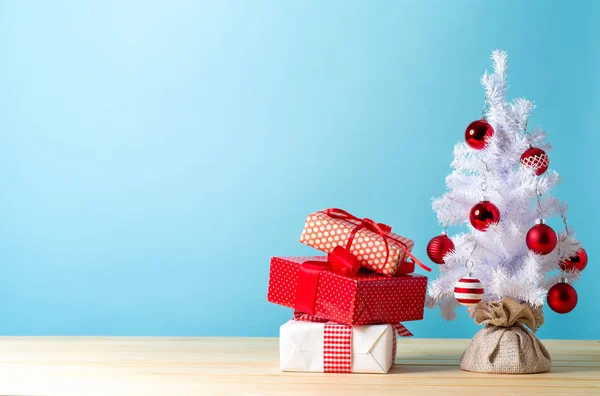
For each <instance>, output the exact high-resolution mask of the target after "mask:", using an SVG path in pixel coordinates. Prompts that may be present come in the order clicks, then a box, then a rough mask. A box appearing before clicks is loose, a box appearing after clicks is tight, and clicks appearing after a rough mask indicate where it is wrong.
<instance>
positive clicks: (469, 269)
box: [465, 259, 475, 276]
mask: <svg viewBox="0 0 600 396" xmlns="http://www.w3.org/2000/svg"><path fill="white" fill-rule="evenodd" d="M474 266H475V264H474V263H473V260H470V259H468V260H467V262H466V264H465V267H467V274H468V276H473V268H474Z"/></svg>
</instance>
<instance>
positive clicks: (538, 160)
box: [521, 147, 550, 176]
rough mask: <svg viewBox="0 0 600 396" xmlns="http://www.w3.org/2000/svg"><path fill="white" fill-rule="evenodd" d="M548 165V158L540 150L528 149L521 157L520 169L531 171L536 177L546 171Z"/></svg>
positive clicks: (535, 148)
mask: <svg viewBox="0 0 600 396" xmlns="http://www.w3.org/2000/svg"><path fill="white" fill-rule="evenodd" d="M548 165H550V158H549V157H548V154H546V152H545V151H544V150H542V149H540V148H537V147H529V148H528V149H527V150H525V152H524V153H523V155H521V167H523V168H528V169H532V170H533V171H534V172H535V174H536V175H538V176H539V175H541V174H542V173H544V172H546V171H547V170H548Z"/></svg>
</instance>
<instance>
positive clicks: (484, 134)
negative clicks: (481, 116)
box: [465, 120, 494, 150]
mask: <svg viewBox="0 0 600 396" xmlns="http://www.w3.org/2000/svg"><path fill="white" fill-rule="evenodd" d="M493 135H494V128H492V126H491V125H490V124H489V123H488V122H487V121H486V120H476V121H473V122H472V123H470V124H469V126H468V127H467V129H466V130H465V140H466V141H467V144H468V145H469V147H471V148H472V149H475V150H481V149H483V148H485V146H487V139H489V138H490V137H492V136H493Z"/></svg>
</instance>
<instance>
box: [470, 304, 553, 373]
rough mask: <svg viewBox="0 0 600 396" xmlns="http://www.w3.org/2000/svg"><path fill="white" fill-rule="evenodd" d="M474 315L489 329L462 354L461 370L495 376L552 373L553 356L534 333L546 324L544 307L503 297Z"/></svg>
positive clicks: (481, 305)
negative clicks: (551, 357)
mask: <svg viewBox="0 0 600 396" xmlns="http://www.w3.org/2000/svg"><path fill="white" fill-rule="evenodd" d="M471 316H472V317H473V319H474V320H475V323H477V324H485V325H486V326H485V327H484V328H483V329H481V330H480V331H478V332H477V334H475V337H473V339H472V340H471V343H470V344H469V346H468V347H467V349H466V350H465V352H464V353H463V354H462V356H461V358H460V368H461V369H463V370H466V371H473V372H477V373H495V374H533V373H545V372H546V371H548V370H550V367H551V365H552V361H551V359H550V354H549V353H548V351H547V350H546V348H545V347H544V345H542V342H541V341H540V340H539V339H538V338H537V337H536V336H535V334H533V333H534V332H535V331H536V330H537V329H538V328H539V327H540V326H541V325H542V323H544V315H543V313H542V310H541V308H534V307H532V306H530V305H527V304H520V303H518V302H516V301H514V300H512V299H510V298H503V299H502V300H500V301H495V302H488V303H480V304H479V305H477V306H476V307H474V308H471ZM525 326H527V327H529V329H531V330H529V329H527V328H526V327H525Z"/></svg>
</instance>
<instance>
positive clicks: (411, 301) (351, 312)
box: [267, 257, 427, 326]
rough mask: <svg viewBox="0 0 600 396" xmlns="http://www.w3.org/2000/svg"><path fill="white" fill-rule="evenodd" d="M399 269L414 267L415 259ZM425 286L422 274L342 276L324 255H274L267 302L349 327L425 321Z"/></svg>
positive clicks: (363, 271)
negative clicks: (329, 265) (330, 265)
mask: <svg viewBox="0 0 600 396" xmlns="http://www.w3.org/2000/svg"><path fill="white" fill-rule="evenodd" d="M400 268H401V271H406V272H409V271H412V270H414V263H410V262H409V263H403V264H402V265H401V266H400ZM426 289H427V277H425V276H422V275H416V274H404V275H400V274H398V275H396V276H393V277H386V276H381V275H378V274H375V273H372V272H370V271H365V270H364V269H363V270H361V271H359V272H358V273H356V274H354V275H344V274H342V273H340V272H337V271H334V270H333V269H332V268H330V267H328V258H327V257H273V258H272V259H271V269H270V275H269V290H268V294H267V300H268V301H269V302H272V303H275V304H279V305H283V306H286V307H290V308H294V309H295V310H296V311H297V312H303V313H307V314H311V315H315V316H318V317H320V318H324V319H328V320H332V321H335V322H338V323H342V324H346V325H351V326H362V325H367V324H377V323H392V324H394V323H400V322H406V321H411V320H421V319H423V310H424V307H425V293H426Z"/></svg>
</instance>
